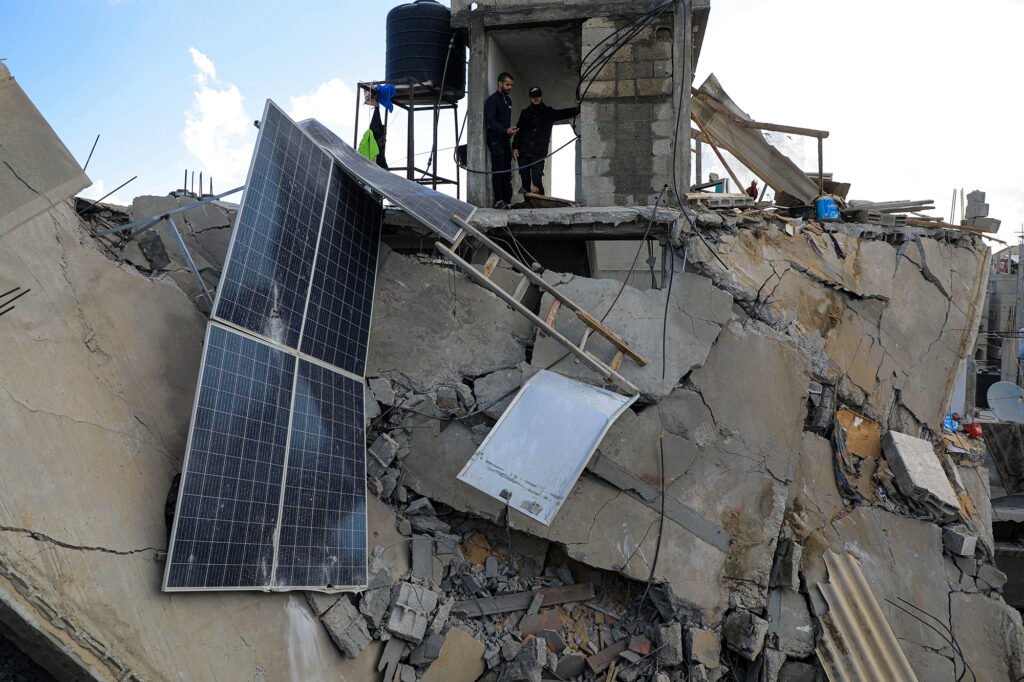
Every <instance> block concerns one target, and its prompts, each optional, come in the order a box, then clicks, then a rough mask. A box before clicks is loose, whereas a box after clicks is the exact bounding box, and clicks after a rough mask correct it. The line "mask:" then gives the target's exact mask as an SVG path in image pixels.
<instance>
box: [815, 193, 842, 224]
mask: <svg viewBox="0 0 1024 682" xmlns="http://www.w3.org/2000/svg"><path fill="white" fill-rule="evenodd" d="M817 212H818V220H827V221H835V220H839V202H837V201H836V200H835V199H832V198H831V197H818V202H817Z"/></svg>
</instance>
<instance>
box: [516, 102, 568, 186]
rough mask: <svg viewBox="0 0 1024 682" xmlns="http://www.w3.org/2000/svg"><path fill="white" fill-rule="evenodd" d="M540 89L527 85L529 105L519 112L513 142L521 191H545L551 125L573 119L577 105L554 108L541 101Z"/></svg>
mask: <svg viewBox="0 0 1024 682" xmlns="http://www.w3.org/2000/svg"><path fill="white" fill-rule="evenodd" d="M543 94H544V93H543V92H541V89H540V88H538V87H532V88H530V106H528V107H526V108H525V109H523V111H522V113H520V114H519V123H517V124H516V129H517V130H518V132H517V133H516V136H515V140H514V141H513V142H512V158H514V159H517V160H518V161H519V175H520V176H521V177H522V179H523V191H524V192H533V193H534V194H544V184H543V182H542V178H543V177H544V162H545V160H546V157H547V155H548V147H549V146H550V144H551V126H553V125H554V124H555V122H556V121H562V120H565V119H567V118H572V117H573V116H575V115H576V114H578V113H580V108H579V107H578V106H576V107H569V108H568V109H553V108H551V107H549V106H548V105H547V104H544V97H543Z"/></svg>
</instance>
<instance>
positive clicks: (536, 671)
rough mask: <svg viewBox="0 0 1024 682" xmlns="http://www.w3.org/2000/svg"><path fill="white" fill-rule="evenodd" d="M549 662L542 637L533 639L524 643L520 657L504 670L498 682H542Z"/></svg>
mask: <svg viewBox="0 0 1024 682" xmlns="http://www.w3.org/2000/svg"><path fill="white" fill-rule="evenodd" d="M547 661H548V647H547V643H546V642H545V641H544V639H543V638H542V637H533V638H531V639H530V641H528V642H524V643H523V648H522V649H521V650H520V651H519V655H517V656H516V657H515V659H514V660H513V661H512V662H511V663H509V664H508V665H506V666H505V667H504V668H503V669H502V671H501V676H500V677H499V678H498V682H541V675H542V674H543V673H544V666H545V665H546V664H547Z"/></svg>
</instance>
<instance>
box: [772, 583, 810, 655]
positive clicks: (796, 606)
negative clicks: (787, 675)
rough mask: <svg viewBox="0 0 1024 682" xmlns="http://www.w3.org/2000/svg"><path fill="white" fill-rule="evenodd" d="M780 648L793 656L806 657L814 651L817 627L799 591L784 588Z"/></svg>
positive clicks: (779, 626) (781, 602)
mask: <svg viewBox="0 0 1024 682" xmlns="http://www.w3.org/2000/svg"><path fill="white" fill-rule="evenodd" d="M780 597H781V599H780V604H781V613H780V616H779V621H780V622H779V623H778V629H779V642H778V649H779V651H781V652H782V653H784V654H786V655H788V656H790V657H791V658H806V657H808V656H810V655H812V654H813V653H814V644H815V629H814V620H813V619H812V618H811V611H810V609H809V608H808V607H807V601H806V600H805V599H804V597H803V595H801V594H800V593H799V592H794V591H792V590H782V593H781V595H780Z"/></svg>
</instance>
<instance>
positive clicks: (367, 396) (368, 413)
mask: <svg viewBox="0 0 1024 682" xmlns="http://www.w3.org/2000/svg"><path fill="white" fill-rule="evenodd" d="M379 416H380V405H378V404H377V401H376V400H374V399H373V393H371V392H370V389H369V388H367V387H366V386H365V385H364V386H363V422H364V423H365V424H367V425H369V423H370V422H371V421H373V420H374V419H376V418H377V417H379Z"/></svg>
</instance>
